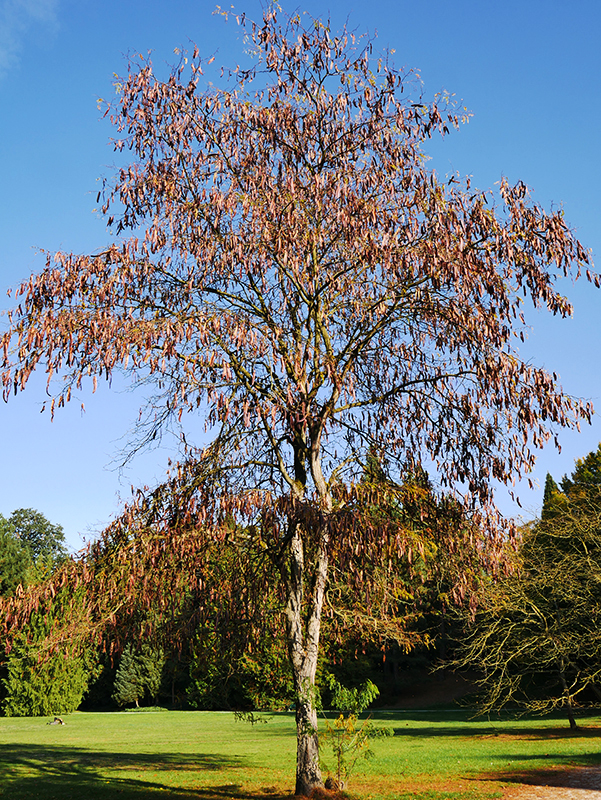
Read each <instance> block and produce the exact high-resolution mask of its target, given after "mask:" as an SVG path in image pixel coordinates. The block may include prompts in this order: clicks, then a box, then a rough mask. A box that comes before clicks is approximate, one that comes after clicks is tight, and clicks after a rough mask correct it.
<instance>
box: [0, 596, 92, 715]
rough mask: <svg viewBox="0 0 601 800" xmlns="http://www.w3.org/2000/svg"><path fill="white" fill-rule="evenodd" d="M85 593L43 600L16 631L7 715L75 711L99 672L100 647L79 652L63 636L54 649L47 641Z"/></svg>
mask: <svg viewBox="0 0 601 800" xmlns="http://www.w3.org/2000/svg"><path fill="white" fill-rule="evenodd" d="M81 594H82V593H81V591H76V592H75V593H73V592H71V591H69V590H64V589H63V590H62V591H59V593H58V594H57V595H56V596H55V597H54V598H53V599H52V602H47V601H46V602H44V601H43V602H42V604H40V606H39V607H38V608H37V609H36V610H34V611H33V613H32V614H31V615H30V617H29V619H28V621H27V624H26V625H24V626H23V627H21V628H20V629H19V630H16V631H13V635H12V637H11V639H12V640H11V645H12V646H11V648H10V653H9V654H8V656H7V657H6V674H5V677H4V678H3V681H2V683H3V688H4V695H5V696H4V699H3V702H2V710H3V713H4V714H5V715H6V716H8V717H30V716H32V717H35V716H47V715H49V714H65V713H67V714H68V713H71V712H72V711H75V710H76V709H77V708H78V706H79V704H80V703H81V701H82V698H83V695H84V693H85V691H86V690H87V687H88V683H89V681H90V680H93V679H94V677H95V675H96V672H97V653H96V648H94V647H87V648H84V649H83V651H82V650H80V648H79V647H78V645H77V644H76V643H73V642H71V641H70V639H69V637H64V638H63V639H62V641H61V642H60V646H59V647H57V648H56V649H54V650H47V649H46V640H47V637H48V634H49V633H50V631H51V630H52V628H53V626H54V624H55V623H59V624H61V623H64V621H65V619H66V618H68V617H70V616H72V615H73V614H77V612H78V607H79V606H80V605H81Z"/></svg>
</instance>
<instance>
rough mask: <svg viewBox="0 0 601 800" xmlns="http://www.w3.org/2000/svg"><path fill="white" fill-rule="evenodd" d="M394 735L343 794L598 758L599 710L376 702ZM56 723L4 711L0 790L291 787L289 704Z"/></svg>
mask: <svg viewBox="0 0 601 800" xmlns="http://www.w3.org/2000/svg"><path fill="white" fill-rule="evenodd" d="M375 716H376V718H377V721H378V722H379V724H382V725H387V726H390V727H392V728H394V731H395V736H394V737H389V738H385V739H380V740H377V741H375V742H374V744H373V749H374V751H375V757H374V758H373V759H372V760H371V761H368V762H363V763H360V765H359V767H358V769H357V771H356V773H355V774H354V776H353V778H352V780H351V785H350V793H351V795H352V796H355V797H360V798H364V799H365V800H368V799H369V800H372V799H373V800H376V798H377V800H393V799H394V800H410V799H411V800H414V799H415V800H417V799H419V800H472V799H473V800H485V798H493V797H500V795H501V788H502V786H503V785H506V784H507V783H508V782H511V781H512V780H518V781H522V780H525V781H528V780H530V781H536V780H537V775H538V776H539V777H540V780H541V781H543V782H544V781H546V778H545V776H548V775H549V774H550V773H549V771H552V770H557V769H560V768H565V767H570V766H578V765H585V766H591V765H597V764H601V754H600V753H599V750H600V749H601V748H600V747H599V745H600V744H601V719H599V718H597V717H589V718H586V719H583V720H582V721H581V725H582V728H581V730H580V731H579V732H576V733H575V734H571V733H570V731H569V728H568V727H567V725H566V723H565V722H563V721H562V720H558V719H543V720H541V719H538V718H537V719H529V720H526V719H522V720H518V721H511V720H505V721H498V722H494V723H491V722H489V721H487V720H484V721H483V720H479V721H470V720H469V718H468V714H467V713H466V712H450V713H449V712H446V713H445V712H436V713H418V712H405V713H401V712H394V713H393V712H383V713H379V714H376V715H375ZM65 719H66V722H67V724H66V725H64V726H58V725H52V726H50V725H47V724H46V723H47V721H48V720H46V719H43V718H24V719H23V718H21V719H16V718H1V719H0V798H2V799H3V800H9V798H10V800H34V799H35V800H69V798H73V800H76V799H77V800H79V799H80V798H83V800H108V798H121V800H141V799H142V798H146V797H148V798H155V797H159V796H160V797H168V798H170V800H191V799H192V798H197V799H198V800H247V799H249V798H254V799H255V800H256V798H272V800H282V798H287V797H290V794H291V789H292V787H293V783H294V760H295V744H296V740H295V731H294V719H293V715H291V714H276V715H272V716H270V717H269V723H268V724H266V725H254V726H250V725H248V724H246V723H243V722H236V721H235V720H234V717H233V715H232V714H230V713H209V712H191V711H190V712H186V711H178V712H174V711H165V712H161V711H157V712H155V713H152V714H132V713H76V714H72V715H71V716H69V717H66V718H65Z"/></svg>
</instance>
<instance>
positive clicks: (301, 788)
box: [294, 681, 323, 797]
mask: <svg viewBox="0 0 601 800" xmlns="http://www.w3.org/2000/svg"><path fill="white" fill-rule="evenodd" d="M304 688H305V691H304V692H303V694H305V698H306V699H304V700H302V699H301V698H300V697H299V699H298V700H297V704H296V788H295V790H294V793H295V794H297V795H303V796H305V797H308V796H309V795H310V794H311V792H312V791H313V789H314V788H315V787H316V786H322V785H323V782H322V778H321V769H320V768H319V737H318V734H317V711H316V709H315V682H314V681H313V683H312V684H309V683H306V684H305V687H304ZM297 696H298V695H297Z"/></svg>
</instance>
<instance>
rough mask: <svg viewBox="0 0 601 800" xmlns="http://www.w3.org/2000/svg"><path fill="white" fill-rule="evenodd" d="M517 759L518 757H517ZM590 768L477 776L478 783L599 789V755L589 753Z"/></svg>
mask: <svg viewBox="0 0 601 800" xmlns="http://www.w3.org/2000/svg"><path fill="white" fill-rule="evenodd" d="M518 757H519V756H518ZM585 760H586V759H585ZM590 761H591V762H594V761H596V763H595V764H594V765H592V766H588V767H586V766H578V767H576V766H573V765H571V766H570V767H568V768H566V767H560V766H554V767H553V768H544V769H524V770H517V771H516V770H512V771H511V772H504V771H501V770H500V771H494V772H487V773H485V774H481V775H479V776H478V781H481V780H485V781H501V782H503V783H512V784H520V785H526V786H553V787H556V788H565V789H597V790H599V789H601V763H600V761H601V758H600V756H599V753H591V754H590Z"/></svg>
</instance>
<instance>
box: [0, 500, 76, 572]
mask: <svg viewBox="0 0 601 800" xmlns="http://www.w3.org/2000/svg"><path fill="white" fill-rule="evenodd" d="M8 521H9V523H10V525H11V526H12V528H13V531H14V534H15V536H16V537H17V538H18V539H20V540H21V542H23V544H24V545H26V546H27V547H28V549H29V552H30V553H31V558H32V560H33V561H34V562H35V563H37V562H38V561H40V560H44V561H49V562H50V563H51V564H53V565H56V564H58V563H60V562H61V561H64V559H65V558H67V556H68V551H67V547H66V544H65V534H64V532H63V528H62V526H61V525H54V524H53V523H52V522H49V520H47V519H46V517H45V516H44V515H43V514H41V513H40V512H39V511H35V510H34V509H33V508H18V509H17V510H16V511H13V513H12V514H11V515H10V517H9V520H8Z"/></svg>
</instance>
